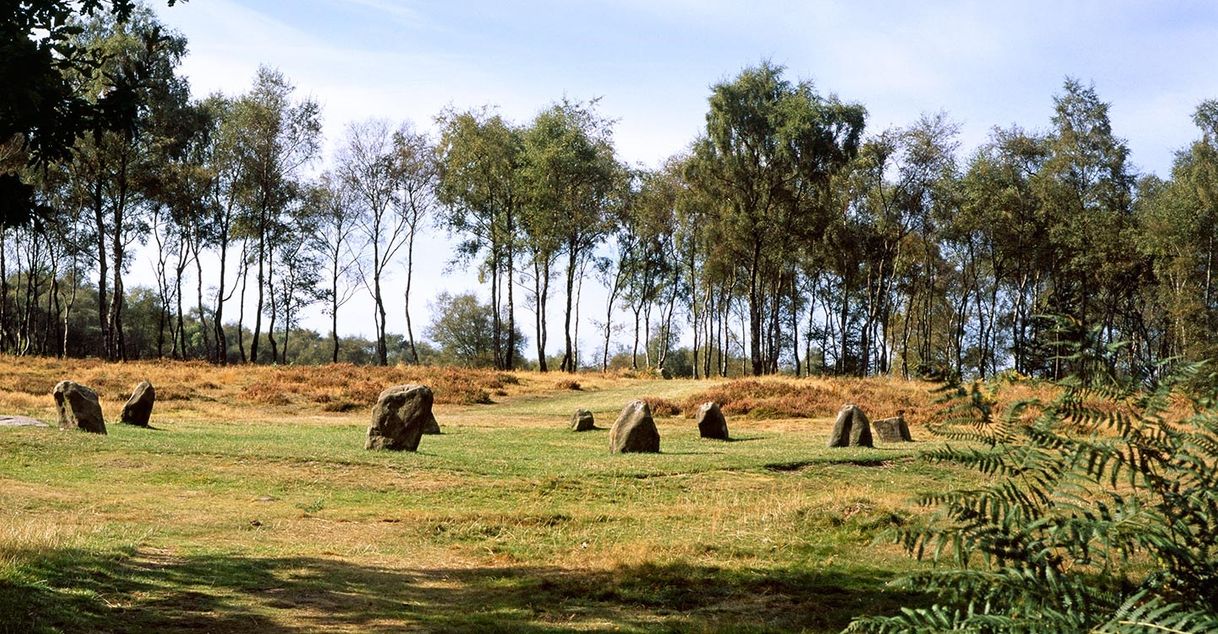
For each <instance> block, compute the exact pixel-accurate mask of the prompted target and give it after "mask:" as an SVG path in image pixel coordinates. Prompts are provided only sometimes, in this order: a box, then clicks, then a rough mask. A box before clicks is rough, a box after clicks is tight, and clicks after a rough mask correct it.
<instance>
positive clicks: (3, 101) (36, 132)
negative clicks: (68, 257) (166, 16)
mask: <svg viewBox="0 0 1218 634" xmlns="http://www.w3.org/2000/svg"><path fill="white" fill-rule="evenodd" d="M175 2H176V0H168V5H169V6H173V5H174V4H175ZM139 6H140V4H139V2H137V1H136V0H109V1H106V0H90V1H88V2H72V1H70V0H32V1H25V2H10V3H5V5H4V8H3V9H0V60H4V61H3V62H0V85H3V86H5V91H4V94H3V95H2V96H0V227H5V226H15V225H18V224H24V223H26V222H29V221H30V220H32V219H34V218H35V217H36V216H38V215H46V213H47V211H49V210H48V209H47V208H45V207H40V206H39V205H38V204H37V203H36V202H35V200H34V191H33V187H32V186H31V185H30V184H29V183H28V182H27V181H26V180H24V179H23V178H22V177H21V175H20V169H21V167H22V165H23V164H28V165H30V166H32V167H36V168H46V167H47V166H49V165H50V164H52V163H54V162H58V161H62V160H66V159H67V158H68V157H69V156H70V155H71V153H72V147H73V145H74V144H75V142H76V139H77V138H78V137H81V136H84V135H86V134H89V133H92V134H97V133H100V132H102V131H104V130H107V129H110V126H109V125H108V124H109V123H110V121H109V116H108V115H109V114H110V113H111V111H112V106H114V105H118V104H119V103H120V102H121V101H122V100H124V99H126V98H127V95H126V94H124V93H123V92H119V91H116V92H113V93H109V94H107V95H105V96H103V97H102V98H101V99H95V98H93V96H95V95H97V94H98V93H95V92H93V93H91V92H89V91H87V90H81V89H80V88H81V87H82V84H88V83H91V82H92V81H94V80H96V79H97V78H99V77H100V76H101V75H102V74H104V72H105V71H104V70H102V64H101V62H103V61H104V59H105V58H104V56H102V55H99V54H98V51H96V50H88V49H87V48H85V47H82V46H81V44H80V42H79V41H78V39H77V36H78V35H79V33H80V30H81V26H80V22H79V20H80V19H82V18H83V19H103V18H107V17H108V18H109V19H112V20H113V22H114V23H115V24H117V25H121V24H123V23H126V22H127V20H128V19H130V17H131V15H132V13H134V12H135V11H136V9H137V8H138V7H139ZM78 78H84V81H81V82H78ZM39 212H41V213H39Z"/></svg>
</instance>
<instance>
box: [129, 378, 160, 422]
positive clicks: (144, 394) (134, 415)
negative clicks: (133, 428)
mask: <svg viewBox="0 0 1218 634" xmlns="http://www.w3.org/2000/svg"><path fill="white" fill-rule="evenodd" d="M155 402H156V390H155V389H153V387H152V384H151V383H149V382H148V381H140V384H139V385H137V386H135V392H133V393H132V394H131V398H130V399H128V400H127V404H126V405H124V406H123V417H122V421H123V422H124V423H127V424H128V425H139V426H140V427H147V426H148V419H149V418H152V405H153V403H155Z"/></svg>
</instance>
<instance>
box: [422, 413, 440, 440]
mask: <svg viewBox="0 0 1218 634" xmlns="http://www.w3.org/2000/svg"><path fill="white" fill-rule="evenodd" d="M423 433H424V434H428V435H432V436H434V435H436V434H439V433H441V432H440V423H439V421H437V420H436V416H435V414H432V413H431V412H428V413H427V420H425V421H423Z"/></svg>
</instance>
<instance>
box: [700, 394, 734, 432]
mask: <svg viewBox="0 0 1218 634" xmlns="http://www.w3.org/2000/svg"><path fill="white" fill-rule="evenodd" d="M697 420H698V435H700V436H702V437H703V438H713V439H715V440H727V439H728V437H727V419H726V418H724V417H723V411H722V410H720V409H719V404H718V403H714V402H712V403H703V404H702V406H701V407H699V408H698V415H697Z"/></svg>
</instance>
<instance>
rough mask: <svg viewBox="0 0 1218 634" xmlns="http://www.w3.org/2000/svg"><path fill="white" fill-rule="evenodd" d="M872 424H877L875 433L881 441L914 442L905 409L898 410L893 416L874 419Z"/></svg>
mask: <svg viewBox="0 0 1218 634" xmlns="http://www.w3.org/2000/svg"><path fill="white" fill-rule="evenodd" d="M872 425H874V426H875V435H876V436H877V437H878V438H879V439H880V442H913V437H911V436H910V435H909V425H908V424H906V422H905V412H903V411H898V412H897V415H896V416H894V417H892V418H881V419H879V420H877V421H874V422H872Z"/></svg>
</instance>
